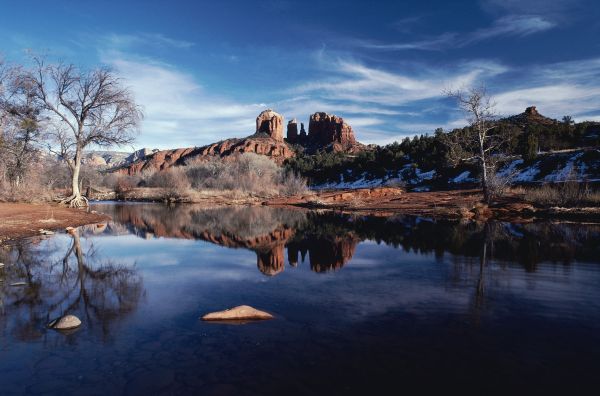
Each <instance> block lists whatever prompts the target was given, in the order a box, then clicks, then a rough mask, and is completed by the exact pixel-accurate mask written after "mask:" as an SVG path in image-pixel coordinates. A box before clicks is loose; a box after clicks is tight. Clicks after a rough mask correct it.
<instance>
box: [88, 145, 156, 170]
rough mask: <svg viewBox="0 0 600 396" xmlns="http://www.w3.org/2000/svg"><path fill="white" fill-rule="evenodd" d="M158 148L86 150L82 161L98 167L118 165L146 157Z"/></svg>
mask: <svg viewBox="0 0 600 396" xmlns="http://www.w3.org/2000/svg"><path fill="white" fill-rule="evenodd" d="M157 151H158V150H157V149H149V148H143V149H140V150H136V151H134V152H124V151H101V150H94V151H86V152H85V153H84V156H83V159H82V163H83V164H85V165H89V166H97V167H108V168H113V167H118V166H125V165H128V164H131V163H133V162H135V161H138V160H141V159H145V158H146V157H147V156H149V155H151V154H153V153H155V152H157Z"/></svg>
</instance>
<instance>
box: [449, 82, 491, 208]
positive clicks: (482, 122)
mask: <svg viewBox="0 0 600 396" xmlns="http://www.w3.org/2000/svg"><path fill="white" fill-rule="evenodd" d="M445 93H446V95H447V96H449V97H451V98H453V99H456V101H457V102H458V105H459V107H460V109H461V110H462V111H463V112H464V113H465V114H466V116H467V120H468V121H469V124H470V126H469V128H465V130H462V131H455V132H452V133H450V134H448V135H447V138H446V142H447V145H448V147H449V154H450V157H451V159H453V160H455V161H466V160H472V159H475V160H477V161H478V163H479V166H480V170H481V187H482V189H483V199H484V200H485V202H487V203H489V202H490V201H491V199H492V196H491V193H490V186H489V174H490V172H494V164H493V161H492V160H491V157H492V154H493V153H494V151H495V150H497V149H498V148H499V147H500V144H501V142H500V141H499V140H498V136H497V135H495V134H493V133H492V132H493V130H494V128H495V125H494V123H493V122H494V120H495V119H496V112H495V109H494V108H495V103H493V102H492V100H491V98H490V97H489V96H488V94H487V91H486V89H485V87H480V88H471V89H470V90H468V91H466V92H465V91H460V90H457V91H446V92H445Z"/></svg>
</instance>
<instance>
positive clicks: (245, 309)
mask: <svg viewBox="0 0 600 396" xmlns="http://www.w3.org/2000/svg"><path fill="white" fill-rule="evenodd" d="M265 319H273V315H271V314H270V313H267V312H264V311H259V310H258V309H255V308H252V307H251V306H248V305H240V306H239V307H235V308H231V309H226V310H225V311H219V312H211V313H209V314H206V315H204V316H203V317H202V320H265Z"/></svg>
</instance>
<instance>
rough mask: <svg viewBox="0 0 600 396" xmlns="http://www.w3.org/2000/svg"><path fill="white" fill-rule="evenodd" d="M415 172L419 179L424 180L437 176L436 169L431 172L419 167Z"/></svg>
mask: <svg viewBox="0 0 600 396" xmlns="http://www.w3.org/2000/svg"><path fill="white" fill-rule="evenodd" d="M415 174H416V175H417V179H419V181H420V182H421V181H423V180H431V179H433V177H434V176H435V170H433V169H432V170H430V171H429V172H421V169H419V168H417V169H415Z"/></svg>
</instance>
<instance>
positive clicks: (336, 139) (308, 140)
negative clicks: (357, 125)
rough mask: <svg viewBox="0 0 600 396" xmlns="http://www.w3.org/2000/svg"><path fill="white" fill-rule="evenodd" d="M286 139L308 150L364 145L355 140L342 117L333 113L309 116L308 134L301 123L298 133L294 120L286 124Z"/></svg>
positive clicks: (349, 147)
mask: <svg viewBox="0 0 600 396" xmlns="http://www.w3.org/2000/svg"><path fill="white" fill-rule="evenodd" d="M287 141H288V143H291V144H298V145H301V146H304V147H305V148H306V149H308V150H309V151H317V150H321V149H325V150H327V151H349V152H355V151H359V150H361V149H362V148H363V147H364V146H363V145H361V144H360V143H358V142H357V141H356V138H355V137H354V131H353V130H352V127H351V126H350V125H349V124H347V123H346V122H344V119H343V118H341V117H338V116H336V115H333V114H327V113H324V112H317V113H314V114H312V115H311V116H310V121H309V124H308V134H307V133H306V131H305V130H304V124H301V130H300V133H298V126H297V123H296V122H295V120H293V121H290V123H289V124H288V131H287Z"/></svg>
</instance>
